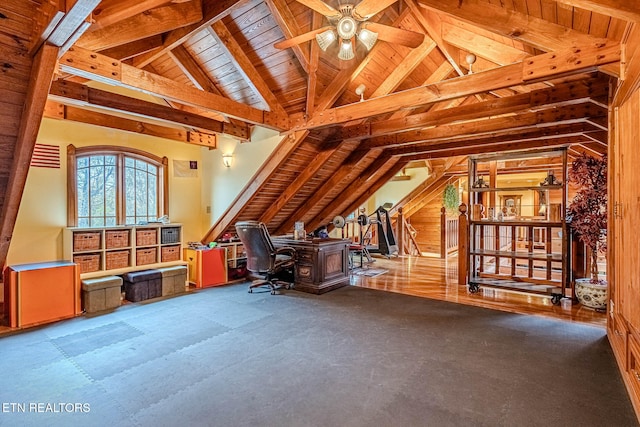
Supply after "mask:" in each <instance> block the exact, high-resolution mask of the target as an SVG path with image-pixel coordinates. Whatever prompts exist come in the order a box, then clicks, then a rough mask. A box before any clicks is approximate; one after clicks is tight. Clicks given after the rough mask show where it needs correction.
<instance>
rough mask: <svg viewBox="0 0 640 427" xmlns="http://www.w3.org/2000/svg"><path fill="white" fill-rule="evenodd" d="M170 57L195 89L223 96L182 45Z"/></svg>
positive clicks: (170, 52)
mask: <svg viewBox="0 0 640 427" xmlns="http://www.w3.org/2000/svg"><path fill="white" fill-rule="evenodd" d="M167 54H168V55H169V57H170V58H171V59H173V61H174V62H175V63H176V65H177V66H178V67H180V69H181V70H182V72H183V73H184V75H185V76H187V78H188V79H189V80H190V81H191V83H193V85H194V86H195V87H197V88H198V89H201V90H205V91H207V92H211V93H214V94H216V95H222V92H220V90H219V89H218V87H217V86H216V84H215V83H214V82H213V81H212V80H211V79H210V78H209V75H208V74H207V73H206V72H205V71H204V70H203V69H202V68H201V67H200V65H199V64H198V63H197V62H196V61H195V59H193V57H192V56H191V54H190V53H189V51H187V49H186V48H185V47H184V46H182V45H180V46H178V47H176V48H175V49H173V50H171V51H169V52H167Z"/></svg>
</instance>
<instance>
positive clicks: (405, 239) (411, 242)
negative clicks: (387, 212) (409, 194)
mask: <svg viewBox="0 0 640 427" xmlns="http://www.w3.org/2000/svg"><path fill="white" fill-rule="evenodd" d="M402 211H403V208H402V206H400V207H398V211H397V216H396V222H395V229H396V235H397V237H398V239H397V243H398V251H399V254H398V255H412V256H422V251H421V250H420V246H419V245H418V242H417V241H416V235H417V234H418V233H417V231H416V229H415V228H413V226H412V225H411V223H409V222H408V221H407V219H406V217H405V216H404V215H403V212H402Z"/></svg>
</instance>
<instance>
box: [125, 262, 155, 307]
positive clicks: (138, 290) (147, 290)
mask: <svg viewBox="0 0 640 427" xmlns="http://www.w3.org/2000/svg"><path fill="white" fill-rule="evenodd" d="M122 280H123V281H124V297H125V299H126V300H127V301H131V302H137V301H142V300H146V299H150V298H156V297H159V296H162V273H161V272H160V271H159V270H142V271H132V272H130V273H125V274H123V275H122Z"/></svg>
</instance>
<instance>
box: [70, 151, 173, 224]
mask: <svg viewBox="0 0 640 427" xmlns="http://www.w3.org/2000/svg"><path fill="white" fill-rule="evenodd" d="M67 170H68V183H69V184H68V198H67V199H68V203H67V204H68V219H67V222H68V224H69V226H72V227H74V226H75V227H109V226H115V225H125V224H138V223H143V222H149V221H155V220H156V219H158V218H159V217H161V216H163V215H166V214H167V213H168V212H167V211H168V209H167V206H168V197H167V193H168V189H167V158H166V157H163V158H160V157H157V156H154V155H152V154H149V153H145V152H143V151H140V150H136V149H131V148H125V147H109V146H91V147H82V148H76V147H74V146H73V145H69V146H68V147H67Z"/></svg>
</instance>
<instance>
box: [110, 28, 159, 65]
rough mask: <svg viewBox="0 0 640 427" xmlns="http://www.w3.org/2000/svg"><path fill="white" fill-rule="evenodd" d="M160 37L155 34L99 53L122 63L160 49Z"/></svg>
mask: <svg viewBox="0 0 640 427" xmlns="http://www.w3.org/2000/svg"><path fill="white" fill-rule="evenodd" d="M162 43H163V42H162V35H161V34H156V35H154V36H151V37H146V38H144V39H140V40H135V41H132V42H130V43H125V44H121V45H119V46H115V47H112V48H109V49H105V50H102V51H100V53H101V54H103V55H105V56H108V57H110V58H114V59H118V60H120V61H124V60H125V59H130V58H133V57H135V56H138V55H142V54H143V53H146V52H151V51H153V50H155V49H158V48H160V47H162Z"/></svg>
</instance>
